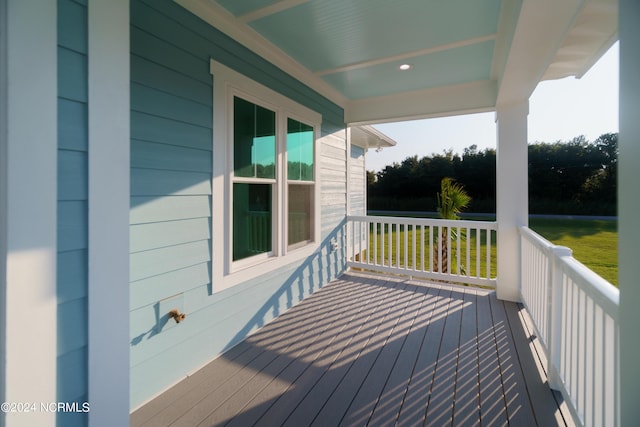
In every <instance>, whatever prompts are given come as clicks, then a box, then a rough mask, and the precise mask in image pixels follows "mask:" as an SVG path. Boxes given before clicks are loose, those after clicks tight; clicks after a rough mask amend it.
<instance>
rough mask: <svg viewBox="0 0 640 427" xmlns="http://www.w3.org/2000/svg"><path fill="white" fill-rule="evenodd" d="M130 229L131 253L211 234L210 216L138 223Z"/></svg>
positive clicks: (196, 239)
mask: <svg viewBox="0 0 640 427" xmlns="http://www.w3.org/2000/svg"><path fill="white" fill-rule="evenodd" d="M130 231H131V234H130V239H131V247H130V251H131V253H135V252H141V251H146V250H150V249H159V248H163V247H167V246H174V245H180V244H183V243H190V242H196V241H200V240H207V239H208V238H209V236H211V228H210V226H209V219H208V218H196V219H187V220H183V221H164V222H156V223H150V224H138V225H133V226H131V228H130Z"/></svg>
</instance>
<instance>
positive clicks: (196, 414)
mask: <svg viewBox="0 0 640 427" xmlns="http://www.w3.org/2000/svg"><path fill="white" fill-rule="evenodd" d="M527 322H528V320H527V316H526V314H525V313H524V310H522V309H521V308H520V307H519V306H518V305H517V304H514V303H508V302H502V301H499V300H497V299H496V297H495V292H491V291H486V290H482V289H478V288H473V287H463V286H450V285H446V284H433V283H425V282H412V281H409V280H407V279H401V278H393V277H391V276H370V275H360V274H356V273H349V274H345V275H343V276H342V277H341V278H340V279H338V280H336V281H333V282H331V283H330V284H328V285H327V286H325V287H324V288H322V289H321V290H319V291H317V292H316V293H315V294H313V295H312V296H311V297H309V298H307V299H305V300H304V301H302V302H301V303H299V304H298V305H297V306H295V307H294V308H292V309H291V310H289V311H287V312H286V313H284V314H283V315H281V316H279V317H278V318H277V319H275V320H274V321H272V322H271V323H269V324H268V325H266V326H265V327H263V328H262V329H261V330H259V331H258V332H256V333H254V334H253V335H251V336H250V337H249V338H247V339H246V340H245V341H243V342H242V343H240V344H239V345H237V346H235V347H234V348H232V349H231V350H229V351H228V352H226V353H225V354H223V355H221V356H220V357H218V358H217V359H216V360H214V361H213V362H211V363H210V364H208V365H207V366H205V367H204V368H202V369H201V370H199V371H198V372H196V373H195V374H193V375H191V376H189V377H188V378H186V379H185V380H184V381H182V382H180V383H178V384H177V385H175V386H174V387H172V388H171V389H169V390H168V391H166V392H165V393H163V394H161V395H160V396H158V397H157V398H155V399H154V400H152V401H150V402H149V403H147V404H146V405H144V406H142V407H141V408H139V409H138V410H136V411H135V412H134V413H132V415H131V425H132V426H165V425H172V426H200V425H202V426H214V425H215V426H217V425H229V426H242V427H245V426H252V425H258V426H295V427H300V426H364V425H370V426H387V425H399V426H417V425H426V426H451V425H452V426H472V425H481V426H494V425H513V426H530V425H531V426H535V425H539V426H554V425H565V423H566V424H568V425H572V422H571V419H570V418H569V416H568V415H567V414H568V412H567V411H566V405H564V404H562V402H561V401H560V398H559V397H558V396H557V395H556V394H555V393H553V392H552V391H551V390H550V389H549V388H548V387H547V385H546V383H545V381H546V378H545V376H544V371H543V370H542V366H543V365H542V364H541V363H544V361H543V360H541V357H542V356H541V355H540V354H539V353H538V352H536V344H535V341H536V340H535V336H534V335H533V333H532V332H531V327H530V325H529V324H528V323H527Z"/></svg>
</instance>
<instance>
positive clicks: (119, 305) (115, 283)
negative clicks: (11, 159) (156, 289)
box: [88, 0, 130, 426]
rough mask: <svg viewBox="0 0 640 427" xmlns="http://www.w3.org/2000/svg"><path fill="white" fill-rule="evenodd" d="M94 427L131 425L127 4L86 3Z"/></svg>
mask: <svg viewBox="0 0 640 427" xmlns="http://www.w3.org/2000/svg"><path fill="white" fill-rule="evenodd" d="M88 23H89V25H88V29H89V54H88V57H89V82H88V89H89V278H88V279H89V290H88V292H89V309H88V313H89V334H88V335H89V356H88V358H89V360H88V365H89V368H88V369H89V372H88V377H89V378H88V387H89V403H90V406H91V411H90V412H89V425H91V426H107V425H112V426H116V425H128V424H129V203H130V200H129V192H130V190H129V167H130V165H129V138H130V132H129V126H130V119H129V111H130V106H129V96H130V91H129V85H130V83H129V82H130V77H129V1H128V0H110V1H108V2H107V1H103V0H89V5H88Z"/></svg>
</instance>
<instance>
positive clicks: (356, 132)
mask: <svg viewBox="0 0 640 427" xmlns="http://www.w3.org/2000/svg"><path fill="white" fill-rule="evenodd" d="M351 144H353V145H357V146H358V147H362V148H366V149H368V148H376V149H377V148H387V147H393V146H395V145H396V141H395V140H393V139H391V138H390V137H389V136H387V135H385V134H384V133H382V132H380V131H379V130H378V129H376V128H374V127H372V126H368V125H364V126H354V127H352V128H351Z"/></svg>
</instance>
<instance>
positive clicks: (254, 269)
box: [212, 242, 320, 294]
mask: <svg viewBox="0 0 640 427" xmlns="http://www.w3.org/2000/svg"><path fill="white" fill-rule="evenodd" d="M318 250H320V245H319V244H318V243H316V242H312V243H309V244H308V245H305V246H303V247H301V248H297V249H293V250H291V251H290V252H289V253H287V254H286V255H284V256H272V257H268V258H265V259H263V260H259V261H256V263H252V264H251V265H244V266H233V267H232V269H233V270H232V271H231V272H230V273H228V274H226V275H224V276H215V275H214V279H213V286H212V290H213V293H214V294H215V293H217V292H220V291H223V290H225V289H228V288H231V287H233V286H236V285H239V284H241V283H243V282H247V281H249V280H251V279H255V278H256V277H260V276H262V275H264V274H266V273H270V272H272V271H275V270H277V269H279V268H282V267H285V266H287V265H289V264H291V263H294V262H299V261H300V260H302V259H304V258H308V257H310V256H311V255H313V254H314V253H316V252H317V251H318Z"/></svg>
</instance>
